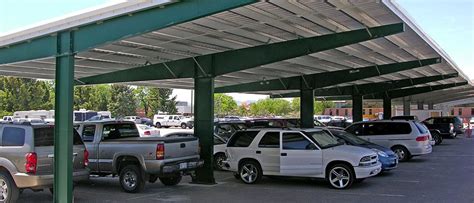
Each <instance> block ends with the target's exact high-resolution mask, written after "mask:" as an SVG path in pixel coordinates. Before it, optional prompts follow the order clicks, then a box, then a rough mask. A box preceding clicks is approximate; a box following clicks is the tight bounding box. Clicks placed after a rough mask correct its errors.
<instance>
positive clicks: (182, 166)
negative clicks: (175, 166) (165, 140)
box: [179, 163, 188, 169]
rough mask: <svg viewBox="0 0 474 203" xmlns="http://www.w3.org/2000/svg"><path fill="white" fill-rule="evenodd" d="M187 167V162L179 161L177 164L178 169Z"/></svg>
mask: <svg viewBox="0 0 474 203" xmlns="http://www.w3.org/2000/svg"><path fill="white" fill-rule="evenodd" d="M186 168H188V163H180V164H179V169H186Z"/></svg>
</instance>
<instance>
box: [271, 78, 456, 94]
mask: <svg viewBox="0 0 474 203" xmlns="http://www.w3.org/2000/svg"><path fill="white" fill-rule="evenodd" d="M457 76H458V74H457V73H453V74H446V75H436V76H428V77H419V78H409V79H402V80H393V81H386V82H378V83H366V84H361V85H347V86H342V87H331V88H323V89H315V90H314V95H315V96H339V95H354V94H360V95H367V94H373V93H378V92H385V91H388V90H393V89H399V88H404V87H410V86H414V85H419V84H425V83H429V82H435V81H439V80H445V79H448V78H454V77H457ZM278 97H299V92H292V93H288V94H281V95H278Z"/></svg>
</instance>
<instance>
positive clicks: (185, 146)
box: [78, 121, 203, 193]
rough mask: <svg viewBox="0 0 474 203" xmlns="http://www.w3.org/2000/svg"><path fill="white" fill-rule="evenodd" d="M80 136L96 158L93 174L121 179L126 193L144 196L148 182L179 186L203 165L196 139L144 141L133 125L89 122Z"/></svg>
mask: <svg viewBox="0 0 474 203" xmlns="http://www.w3.org/2000/svg"><path fill="white" fill-rule="evenodd" d="M78 132H79V134H80V135H81V137H82V140H83V141H84V143H85V145H86V148H87V150H88V151H89V153H90V157H94V159H91V161H90V163H89V168H90V170H91V174H97V175H99V176H106V175H109V174H112V175H119V182H120V185H121V186H122V189H123V190H124V191H125V192H129V193H137V192H140V191H142V190H143V189H144V187H145V182H146V181H148V182H150V183H154V182H156V181H157V179H160V181H161V182H162V183H163V184H164V185H177V184H178V183H179V182H180V181H181V177H182V175H188V174H190V173H191V172H192V171H193V170H195V169H196V168H198V167H199V166H201V165H202V164H203V162H202V160H200V159H199V144H198V139H197V138H194V137H182V138H181V137H180V138H163V137H140V135H139V133H138V130H137V128H136V126H135V123H134V122H131V121H96V122H85V123H83V124H81V126H80V127H79V131H78ZM99 149H100V150H99Z"/></svg>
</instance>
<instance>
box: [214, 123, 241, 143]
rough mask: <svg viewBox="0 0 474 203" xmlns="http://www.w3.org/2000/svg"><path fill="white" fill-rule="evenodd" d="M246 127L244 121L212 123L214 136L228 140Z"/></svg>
mask: <svg viewBox="0 0 474 203" xmlns="http://www.w3.org/2000/svg"><path fill="white" fill-rule="evenodd" d="M247 128H248V125H247V123H246V122H244V121H220V122H214V134H215V135H217V136H219V137H221V138H223V139H226V140H228V139H229V138H230V137H231V136H232V135H233V134H234V133H235V132H236V131H238V130H245V129H247Z"/></svg>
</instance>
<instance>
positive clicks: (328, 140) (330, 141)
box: [303, 131, 343, 149]
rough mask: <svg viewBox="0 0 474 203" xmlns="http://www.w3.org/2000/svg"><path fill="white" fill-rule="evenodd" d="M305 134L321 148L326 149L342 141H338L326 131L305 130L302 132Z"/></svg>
mask: <svg viewBox="0 0 474 203" xmlns="http://www.w3.org/2000/svg"><path fill="white" fill-rule="evenodd" d="M303 133H304V134H305V135H306V136H308V137H309V138H310V139H312V140H313V141H314V142H316V143H317V144H318V145H319V146H320V147H321V148H323V149H326V148H330V147H334V146H338V145H342V144H343V143H341V142H338V141H337V138H335V137H334V136H332V135H331V134H329V133H327V132H326V131H307V132H303Z"/></svg>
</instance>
